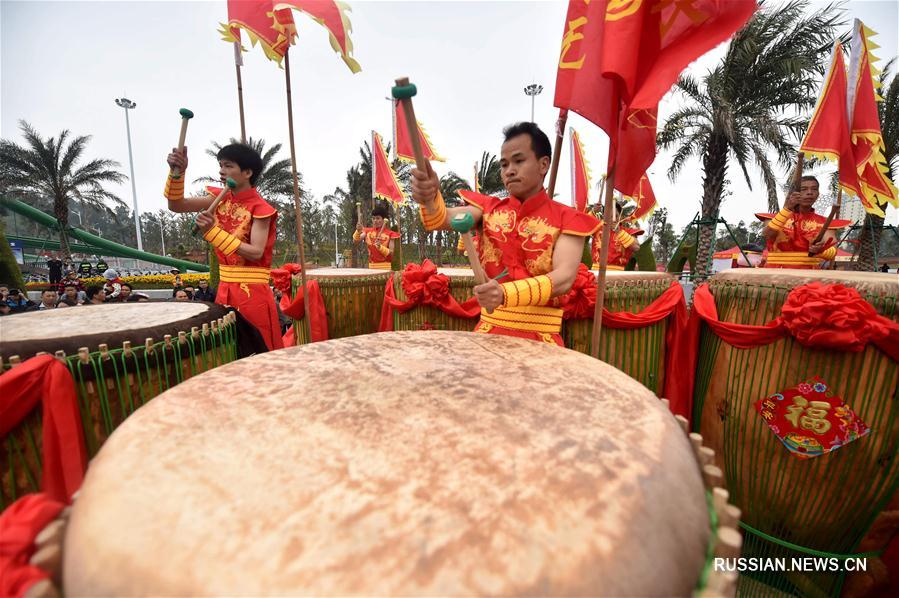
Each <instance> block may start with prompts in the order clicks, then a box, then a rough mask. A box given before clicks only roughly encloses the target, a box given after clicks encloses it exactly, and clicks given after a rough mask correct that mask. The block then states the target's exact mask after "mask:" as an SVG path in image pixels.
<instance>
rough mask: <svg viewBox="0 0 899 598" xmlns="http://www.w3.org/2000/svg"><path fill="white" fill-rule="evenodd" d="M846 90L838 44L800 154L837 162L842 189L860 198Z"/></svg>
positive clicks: (834, 47) (844, 69) (841, 48)
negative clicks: (850, 133) (850, 137)
mask: <svg viewBox="0 0 899 598" xmlns="http://www.w3.org/2000/svg"><path fill="white" fill-rule="evenodd" d="M846 87H847V81H846V64H845V63H844V62H843V46H842V45H840V42H839V41H836V42H834V44H833V53H832V54H831V58H830V67H829V68H828V69H827V74H826V75H825V76H824V82H823V84H822V86H821V95H820V96H818V104H817V106H815V112H814V114H812V120H811V122H810V123H809V125H808V131H806V132H805V138H804V139H803V140H802V144H801V145H800V146H799V150H800V151H803V152H805V153H806V154H808V155H811V156H817V157H819V158H824V159H831V160H835V161H838V162H839V164H840V186H841V187H843V189H845V190H846V191H848V192H850V193H852V194H853V195H859V188H858V177H857V175H856V170H855V159H854V156H853V154H852V142H851V141H850V139H849V122H848V119H849V115H848V112H847V108H846Z"/></svg>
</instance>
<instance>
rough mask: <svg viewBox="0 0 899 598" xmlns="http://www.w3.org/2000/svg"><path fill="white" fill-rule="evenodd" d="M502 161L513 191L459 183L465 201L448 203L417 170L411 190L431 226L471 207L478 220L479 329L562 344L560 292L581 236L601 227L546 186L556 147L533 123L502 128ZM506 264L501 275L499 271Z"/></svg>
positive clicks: (571, 274) (567, 284)
mask: <svg viewBox="0 0 899 598" xmlns="http://www.w3.org/2000/svg"><path fill="white" fill-rule="evenodd" d="M503 134H504V135H505V142H504V143H503V146H502V152H501V159H500V169H501V173H502V178H503V184H504V185H505V187H506V189H507V190H508V191H509V197H504V198H499V197H491V196H488V195H482V194H480V193H475V192H472V191H460V192H459V195H460V196H462V198H463V199H464V200H465V201H466V203H467V204H468V205H466V206H463V207H459V208H451V209H447V207H446V204H445V203H444V200H443V197H442V196H441V195H440V187H439V183H438V180H437V175H436V174H434V171H433V170H432V169H431V167H430V164H428V166H427V172H423V171H421V170H419V169H417V168H416V169H413V170H412V177H413V178H412V197H413V199H415V201H416V202H418V203H419V204H421V211H420V215H421V220H422V223H424V225H425V228H426V229H427V230H437V229H449V228H450V226H449V225H450V221H451V219H452V217H453V216H454V215H455V214H458V213H462V212H468V213H470V214H471V215H472V216H473V217H474V220H475V223H476V224H477V225H478V226H479V238H480V243H479V246H478V254H479V257H480V261H481V265H482V266H483V268H484V271H485V272H486V273H487V276H488V277H489V278H490V280H488V281H487V282H486V283H484V284H480V285H477V286H476V287H474V295H475V297H477V300H478V303H479V304H480V305H481V319H480V321H479V322H478V324H477V326H476V327H475V332H481V333H490V334H502V335H506V336H517V337H521V338H528V339H533V340H538V341H544V342H551V343H556V344H558V345H560V346H561V345H562V337H561V336H560V335H559V330H560V328H561V325H562V310H561V309H560V308H559V307H558V304H559V298H560V297H561V296H562V295H565V293H567V292H568V290H569V289H570V288H571V285H572V283H573V282H574V280H575V277H576V276H577V271H578V265H579V264H580V262H581V256H582V254H583V250H584V241H585V239H586V238H587V237H589V236H590V235H592V234H593V233H595V232H596V231H597V230H598V229H599V222H598V221H597V220H596V218H594V217H593V216H590V215H589V214H585V213H583V212H578V211H577V210H575V209H573V208H571V207H568V206H566V205H563V204H561V203H558V202H556V201H553V200H552V199H550V197H549V196H548V195H547V193H546V191H545V190H544V188H543V179H544V178H545V177H546V173H547V172H548V171H549V164H550V155H551V152H552V148H551V147H550V143H549V139H548V138H547V136H546V134H545V133H544V132H543V131H541V130H540V129H539V128H538V127H537V125H535V124H534V123H518V124H515V125H512V126H510V127H508V128H506V129H505V130H504V131H503ZM504 270H507V271H508V274H509V276H508V278H504V282H502V283H500V282H498V281H496V280H494V278H496V277H497V276H499V275H500V274H502V272H503V271H504Z"/></svg>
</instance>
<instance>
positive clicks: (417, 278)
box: [402, 259, 449, 305]
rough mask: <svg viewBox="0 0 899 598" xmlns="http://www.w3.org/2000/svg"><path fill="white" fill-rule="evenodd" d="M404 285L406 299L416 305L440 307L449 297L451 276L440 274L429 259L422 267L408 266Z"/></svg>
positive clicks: (404, 272)
mask: <svg viewBox="0 0 899 598" xmlns="http://www.w3.org/2000/svg"><path fill="white" fill-rule="evenodd" d="M402 285H403V291H404V292H405V293H406V298H407V299H408V300H409V301H413V302H415V303H416V304H424V305H439V304H441V303H443V302H444V301H445V300H446V298H447V296H448V295H449V276H447V275H446V274H441V273H440V272H438V271H437V266H435V265H434V263H433V262H432V261H431V260H427V259H426V260H424V261H423V262H422V263H421V265H418V264H408V265H406V269H405V270H403V280H402Z"/></svg>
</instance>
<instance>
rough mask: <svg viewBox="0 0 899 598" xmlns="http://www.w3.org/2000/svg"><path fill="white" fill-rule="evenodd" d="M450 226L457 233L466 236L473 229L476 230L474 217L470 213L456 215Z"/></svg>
mask: <svg viewBox="0 0 899 598" xmlns="http://www.w3.org/2000/svg"><path fill="white" fill-rule="evenodd" d="M450 226H451V227H452V229H453V230H454V231H456V232H457V233H462V234H465V233H467V232H468V231H470V230H471V229H472V228H474V216H472V215H471V214H469V213H468V212H462V213H461V214H456V215H455V216H453V219H452V220H450Z"/></svg>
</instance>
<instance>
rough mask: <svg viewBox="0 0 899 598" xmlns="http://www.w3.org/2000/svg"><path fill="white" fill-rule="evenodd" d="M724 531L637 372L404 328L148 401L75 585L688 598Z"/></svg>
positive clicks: (110, 480)
mask: <svg viewBox="0 0 899 598" xmlns="http://www.w3.org/2000/svg"><path fill="white" fill-rule="evenodd" d="M445 355H452V356H453V359H451V360H450V359H445V358H443V357H442V356H445ZM488 387H490V388H492V389H494V390H496V392H489V393H485V392H483V389H484V388H488ZM709 535H710V527H709V516H708V510H707V503H706V495H705V490H704V488H703V482H702V479H701V477H700V475H699V470H698V467H697V465H696V461H695V459H694V457H693V454H692V449H691V446H690V444H689V442H688V441H687V439H686V437H685V436H684V434H683V433H682V431H681V430H680V429H679V428H678V425H677V424H676V422H675V420H674V419H673V418H672V417H671V415H670V414H669V413H668V412H667V411H666V409H665V407H664V405H663V404H662V403H661V402H660V401H658V399H656V397H655V396H654V395H653V394H652V393H650V392H649V391H647V390H646V389H645V388H643V387H642V386H641V385H640V384H638V383H636V382H635V381H633V380H631V379H630V378H628V377H627V376H626V375H624V374H622V373H621V372H619V371H617V370H615V369H614V368H612V367H610V366H608V365H607V364H604V363H602V362H599V361H597V360H595V359H591V358H590V357H588V356H585V355H582V354H579V353H575V352H573V351H568V350H565V349H562V348H560V347H556V346H551V345H548V344H544V343H536V342H533V341H529V340H524V339H517V338H509V337H503V336H495V335H474V334H470V333H466V332H444V331H430V332H390V333H382V334H371V335H365V336H356V337H351V338H344V339H338V340H332V341H328V342H321V343H313V344H309V345H304V346H299V347H292V348H288V349H284V350H282V351H275V352H273V353H267V354H265V355H259V356H254V357H250V358H248V359H242V360H240V361H238V362H236V363H233V364H229V365H227V366H225V367H223V368H218V369H217V370H215V371H212V372H208V373H206V374H204V375H202V376H198V377H196V378H194V379H192V380H188V381H187V382H185V383H184V384H182V385H179V386H178V387H176V388H173V389H171V390H170V391H168V392H166V393H165V394H164V395H163V396H161V397H160V398H158V399H157V400H155V401H152V402H151V403H150V404H148V405H146V406H145V407H143V408H142V409H141V410H139V411H138V412H137V413H136V414H135V415H134V416H132V417H131V418H129V420H128V421H126V422H125V424H124V425H123V426H122V427H120V428H119V429H118V430H116V432H115V434H113V436H112V437H111V438H110V439H109V442H107V443H106V445H104V447H103V449H102V450H101V452H100V454H99V455H98V456H97V457H96V458H95V459H94V460H93V461H92V462H91V465H90V468H89V470H88V472H87V476H86V478H85V480H84V484H83V486H82V489H81V492H80V495H79V497H78V499H77V500H76V501H75V504H74V507H73V511H72V514H71V517H70V520H69V526H68V528H67V530H66V535H65V548H64V551H63V561H64V564H63V568H64V575H63V579H64V583H65V587H64V591H65V592H66V593H67V594H70V595H191V596H199V595H223V594H227V595H260V594H268V595H384V596H394V595H397V596H399V595H420V596H424V595H433V596H438V595H439V596H454V595H466V596H467V595H485V594H490V595H512V594H529V595H583V594H591V595H596V594H605V595H660V594H664V595H686V594H688V593H690V592H691V591H692V590H693V588H695V587H696V582H697V580H698V579H699V577H700V575H701V570H702V569H703V566H704V564H705V563H706V562H707V559H706V556H707V547H708V542H709ZM648 571H651V574H647V572H648Z"/></svg>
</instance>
